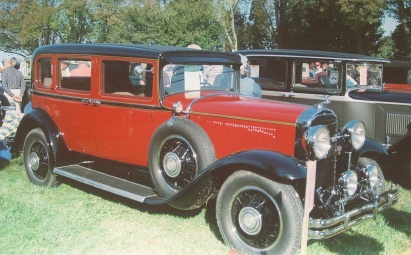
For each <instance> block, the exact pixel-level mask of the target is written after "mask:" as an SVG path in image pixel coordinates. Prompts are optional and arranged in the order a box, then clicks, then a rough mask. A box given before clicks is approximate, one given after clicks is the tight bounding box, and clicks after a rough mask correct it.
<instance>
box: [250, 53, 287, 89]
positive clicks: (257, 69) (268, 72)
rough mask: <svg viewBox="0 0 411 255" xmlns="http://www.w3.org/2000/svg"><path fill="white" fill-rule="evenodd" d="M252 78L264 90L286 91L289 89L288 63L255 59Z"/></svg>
mask: <svg viewBox="0 0 411 255" xmlns="http://www.w3.org/2000/svg"><path fill="white" fill-rule="evenodd" d="M249 61H250V77H251V78H252V79H253V80H254V81H255V82H257V83H258V84H259V85H260V87H261V89H264V90H285V89H286V87H287V62H286V61H285V60H282V59H268V58H267V59H253V58H252V57H250V58H249Z"/></svg>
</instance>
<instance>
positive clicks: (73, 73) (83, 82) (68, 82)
mask: <svg viewBox="0 0 411 255" xmlns="http://www.w3.org/2000/svg"><path fill="white" fill-rule="evenodd" d="M58 65H59V75H60V84H59V86H60V88H61V89H63V90H64V89H68V90H78V91H90V87H91V61H90V60H89V59H74V58H69V59H59V61H58Z"/></svg>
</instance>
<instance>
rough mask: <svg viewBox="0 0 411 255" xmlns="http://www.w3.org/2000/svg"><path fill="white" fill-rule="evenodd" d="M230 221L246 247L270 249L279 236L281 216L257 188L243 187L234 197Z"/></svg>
mask: <svg viewBox="0 0 411 255" xmlns="http://www.w3.org/2000/svg"><path fill="white" fill-rule="evenodd" d="M230 204H232V212H231V220H232V221H233V222H234V225H235V229H236V231H237V235H238V236H239V237H240V240H242V241H243V242H244V243H245V244H246V245H249V246H252V247H256V248H259V249H270V247H272V246H274V245H275V243H276V241H277V240H278V237H279V236H280V234H281V230H282V229H281V228H282V225H281V222H282V216H281V212H280V211H279V208H278V205H277V202H276V201H275V200H274V199H273V198H270V196H269V195H268V194H267V193H266V192H265V191H263V190H261V189H259V188H257V187H253V186H250V187H244V189H243V190H239V192H238V193H237V194H235V195H234V197H233V199H232V201H231V202H230Z"/></svg>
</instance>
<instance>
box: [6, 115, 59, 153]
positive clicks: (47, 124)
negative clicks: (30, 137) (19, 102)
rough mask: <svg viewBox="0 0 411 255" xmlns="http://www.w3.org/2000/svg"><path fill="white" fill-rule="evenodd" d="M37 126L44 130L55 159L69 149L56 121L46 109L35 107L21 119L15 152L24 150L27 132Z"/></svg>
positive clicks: (14, 147)
mask: <svg viewBox="0 0 411 255" xmlns="http://www.w3.org/2000/svg"><path fill="white" fill-rule="evenodd" d="M35 128H40V129H41V130H42V131H43V132H44V135H45V136H46V140H47V142H48V143H49V148H50V152H51V156H52V159H53V160H54V161H55V160H56V159H57V158H58V157H59V153H61V152H62V151H67V148H66V146H65V143H64V141H63V139H62V138H61V136H60V132H59V130H58V128H57V126H56V125H55V123H54V121H53V120H52V119H51V118H50V116H49V115H48V114H47V113H46V112H45V111H44V110H42V109H40V108H35V109H33V110H32V111H30V112H29V113H27V114H26V115H24V117H23V118H22V119H21V122H20V124H19V126H18V128H17V132H16V136H15V138H14V142H13V146H12V150H11V151H12V152H13V153H18V152H21V151H22V150H23V145H24V140H25V139H26V136H27V134H28V133H29V132H30V131H31V130H33V129H35Z"/></svg>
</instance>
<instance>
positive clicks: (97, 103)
mask: <svg viewBox="0 0 411 255" xmlns="http://www.w3.org/2000/svg"><path fill="white" fill-rule="evenodd" d="M90 103H92V104H93V105H94V106H97V105H100V101H98V100H96V99H93V100H91V101H90Z"/></svg>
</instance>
